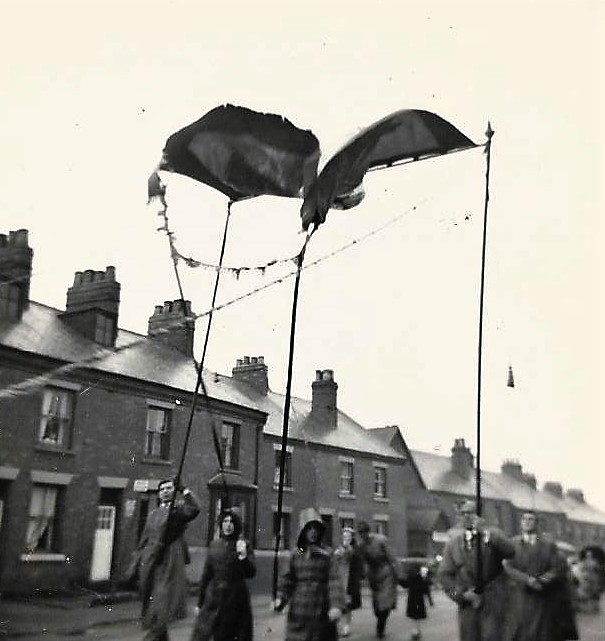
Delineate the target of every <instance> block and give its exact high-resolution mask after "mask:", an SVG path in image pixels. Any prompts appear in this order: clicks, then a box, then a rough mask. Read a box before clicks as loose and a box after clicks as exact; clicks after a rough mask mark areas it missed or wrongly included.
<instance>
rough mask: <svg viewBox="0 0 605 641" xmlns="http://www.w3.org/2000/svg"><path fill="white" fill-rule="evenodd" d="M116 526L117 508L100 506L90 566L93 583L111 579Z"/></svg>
mask: <svg viewBox="0 0 605 641" xmlns="http://www.w3.org/2000/svg"><path fill="white" fill-rule="evenodd" d="M115 525H116V508H115V506H113V505H99V506H98V507H97V528H96V530H95V538H94V546H93V551H92V563H91V566H90V580H91V581H107V580H108V579H109V576H110V574H111V556H112V554H113V533H114V529H115Z"/></svg>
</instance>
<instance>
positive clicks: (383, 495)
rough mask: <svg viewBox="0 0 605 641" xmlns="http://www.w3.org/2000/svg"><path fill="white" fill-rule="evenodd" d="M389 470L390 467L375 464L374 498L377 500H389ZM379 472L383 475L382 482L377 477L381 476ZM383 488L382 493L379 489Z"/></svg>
mask: <svg viewBox="0 0 605 641" xmlns="http://www.w3.org/2000/svg"><path fill="white" fill-rule="evenodd" d="M387 470H388V467H387V466H386V465H382V464H379V463H375V464H374V498H377V499H386V498H388V496H389V494H388V483H387ZM379 472H382V473H383V477H384V478H383V479H382V481H380V479H378V478H377V475H379ZM380 487H382V492H380V491H379V488H380Z"/></svg>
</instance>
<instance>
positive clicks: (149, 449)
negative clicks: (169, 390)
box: [144, 403, 173, 461]
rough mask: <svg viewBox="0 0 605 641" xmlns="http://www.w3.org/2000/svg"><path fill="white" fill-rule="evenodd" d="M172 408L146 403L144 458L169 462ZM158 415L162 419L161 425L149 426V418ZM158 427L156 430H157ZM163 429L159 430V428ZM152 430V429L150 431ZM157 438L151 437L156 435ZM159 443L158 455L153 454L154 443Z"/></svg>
mask: <svg viewBox="0 0 605 641" xmlns="http://www.w3.org/2000/svg"><path fill="white" fill-rule="evenodd" d="M172 412H173V409H172V407H166V406H165V405H162V404H159V403H158V404H155V403H148V405H147V416H146V423H145V449H144V455H145V458H146V459H148V460H152V461H170V441H171V436H172ZM156 413H160V414H161V415H162V417H163V421H162V425H159V426H158V425H155V426H153V425H152V424H151V417H152V416H155V415H157V414H156ZM158 427H160V429H159V430H158V429H157V428H158ZM162 427H163V428H164V429H161V428H162ZM150 428H152V429H150ZM158 434H159V436H151V435H158ZM156 441H159V453H155V450H156V447H155V443H156Z"/></svg>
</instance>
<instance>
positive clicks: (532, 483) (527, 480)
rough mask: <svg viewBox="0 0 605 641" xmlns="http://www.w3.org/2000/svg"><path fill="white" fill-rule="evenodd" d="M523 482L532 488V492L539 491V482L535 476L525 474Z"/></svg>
mask: <svg viewBox="0 0 605 641" xmlns="http://www.w3.org/2000/svg"><path fill="white" fill-rule="evenodd" d="M523 481H524V482H525V483H527V485H529V487H531V488H532V490H537V489H538V481H537V480H536V475H535V474H523Z"/></svg>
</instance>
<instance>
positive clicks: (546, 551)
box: [506, 535, 570, 641]
mask: <svg viewBox="0 0 605 641" xmlns="http://www.w3.org/2000/svg"><path fill="white" fill-rule="evenodd" d="M513 545H514V546H515V556H514V557H513V558H512V559H510V560H509V561H507V563H506V571H507V573H508V575H509V576H510V578H511V587H512V590H511V601H510V619H509V626H508V641H566V640H567V639H569V638H570V637H569V627H568V626H567V630H565V629H564V627H566V626H564V625H563V623H564V622H563V614H564V612H563V608H564V603H563V601H564V598H565V592H566V590H567V585H566V581H567V577H566V568H565V560H564V559H563V558H562V557H561V555H560V554H559V551H558V550H557V546H556V545H555V543H554V541H551V540H548V539H545V538H543V537H541V536H539V535H538V536H537V537H536V541H535V542H534V543H529V542H526V541H524V539H523V537H522V536H516V537H515V538H514V539H513ZM530 577H533V578H535V579H537V580H538V581H539V583H540V585H541V590H535V589H532V588H530V587H529V586H528V585H527V582H528V580H529V578H530ZM567 616H569V612H567Z"/></svg>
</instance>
